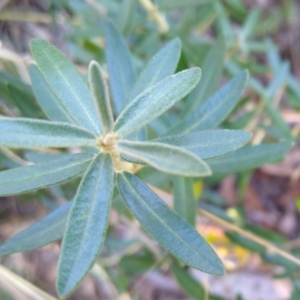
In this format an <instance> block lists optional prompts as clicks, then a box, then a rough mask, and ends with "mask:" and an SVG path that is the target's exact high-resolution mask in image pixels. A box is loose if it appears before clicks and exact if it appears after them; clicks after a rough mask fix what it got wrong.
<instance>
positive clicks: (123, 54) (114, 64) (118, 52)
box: [105, 22, 136, 113]
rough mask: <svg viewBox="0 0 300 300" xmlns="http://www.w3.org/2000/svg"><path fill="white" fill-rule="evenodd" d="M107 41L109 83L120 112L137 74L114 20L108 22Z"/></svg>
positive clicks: (117, 109) (116, 106) (106, 53)
mask: <svg viewBox="0 0 300 300" xmlns="http://www.w3.org/2000/svg"><path fill="white" fill-rule="evenodd" d="M105 41H106V47H105V55H106V60H107V67H108V73H109V83H110V87H111V90H112V95H113V98H114V103H115V108H116V112H117V113H119V112H120V111H121V109H122V107H123V106H124V104H125V101H126V99H127V97H128V95H129V92H130V90H131V89H132V86H133V84H134V82H135V77H136V74H135V69H134V66H133V62H132V59H131V55H130V52H129V49H128V47H127V45H126V42H125V40H124V38H123V36H122V35H121V33H120V32H119V30H118V29H117V28H116V26H115V25H114V24H113V23H112V22H108V24H107V27H106V35H105Z"/></svg>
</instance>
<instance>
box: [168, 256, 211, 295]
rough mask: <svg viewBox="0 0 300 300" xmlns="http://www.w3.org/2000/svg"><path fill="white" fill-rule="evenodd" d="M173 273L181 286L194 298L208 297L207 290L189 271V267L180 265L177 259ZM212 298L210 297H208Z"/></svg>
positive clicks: (173, 265)
mask: <svg viewBox="0 0 300 300" xmlns="http://www.w3.org/2000/svg"><path fill="white" fill-rule="evenodd" d="M171 270H172V273H173V276H175V278H176V280H177V282H178V283H179V285H180V286H181V288H182V289H183V290H184V291H185V292H186V293H187V294H188V295H189V296H191V297H193V299H197V300H203V299H205V297H206V291H205V289H204V287H203V286H201V285H200V282H197V281H196V280H195V279H194V278H193V277H192V276H191V275H190V274H189V273H188V269H186V268H184V267H182V266H180V264H179V263H178V262H177V261H175V260H174V261H173V264H172V269H171ZM208 299H210V298H208Z"/></svg>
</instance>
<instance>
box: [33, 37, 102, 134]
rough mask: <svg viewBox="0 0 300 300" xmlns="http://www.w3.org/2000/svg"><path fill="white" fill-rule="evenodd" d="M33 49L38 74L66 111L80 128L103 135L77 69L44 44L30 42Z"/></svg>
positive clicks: (85, 86)
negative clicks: (39, 73) (41, 75)
mask: <svg viewBox="0 0 300 300" xmlns="http://www.w3.org/2000/svg"><path fill="white" fill-rule="evenodd" d="M30 48H31V53H32V55H33V57H34V58H35V60H36V62H37V65H38V67H39V70H40V71H41V73H42V74H43V76H44V78H45V79H46V81H47V82H48V84H49V85H50V87H51V88H52V90H53V91H54V92H55V94H56V95H57V97H58V98H59V100H60V101H61V104H62V106H63V107H64V109H65V110H66V111H68V112H69V113H70V114H71V115H72V117H73V119H74V120H76V122H77V124H78V125H81V126H83V127H85V128H87V129H89V130H91V131H92V132H93V133H95V134H100V133H101V126H100V123H99V120H98V116H97V112H96V109H95V105H94V102H93V99H92V97H91V94H90V92H89V90H88V87H87V85H86V84H85V82H84V80H83V78H82V76H81V74H79V72H78V71H77V69H76V67H75V66H74V65H73V64H72V63H71V62H70V61H69V60H68V58H67V57H66V56H65V55H64V54H63V53H61V52H60V51H59V50H58V49H57V48H56V47H54V46H53V45H51V44H50V43H48V42H46V41H44V40H40V39H33V40H31V43H30Z"/></svg>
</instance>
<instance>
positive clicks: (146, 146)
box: [117, 140, 211, 177]
mask: <svg viewBox="0 0 300 300" xmlns="http://www.w3.org/2000/svg"><path fill="white" fill-rule="evenodd" d="M117 149H118V150H119V151H120V152H121V154H125V155H128V156H131V157H133V158H135V159H138V160H141V161H143V162H145V163H147V164H149V165H150V166H152V167H154V168H156V169H158V170H160V171H162V172H166V173H169V174H174V175H183V176H191V177H198V176H208V175H211V172H210V169H209V167H208V166H207V164H206V163H205V162H204V161H203V160H201V159H200V158H198V157H197V156H196V155H195V154H193V153H191V152H189V151H187V150H185V149H183V148H180V147H177V146H173V145H167V144H162V143H155V142H136V141H125V140H121V141H119V142H118V144H117Z"/></svg>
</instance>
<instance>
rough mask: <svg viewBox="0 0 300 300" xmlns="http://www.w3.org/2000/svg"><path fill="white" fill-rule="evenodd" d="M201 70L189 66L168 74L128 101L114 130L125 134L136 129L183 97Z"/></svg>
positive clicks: (192, 86) (194, 82)
mask: <svg viewBox="0 0 300 300" xmlns="http://www.w3.org/2000/svg"><path fill="white" fill-rule="evenodd" d="M200 77H201V70H200V69H199V68H191V69H189V70H185V71H182V72H179V73H177V74H175V75H171V76H168V77H167V78H165V79H163V80H161V81H160V82H158V83H157V84H155V85H154V86H152V87H150V88H149V89H147V90H146V91H144V92H143V93H142V94H140V95H139V96H137V97H136V98H135V99H134V100H133V101H132V102H130V103H129V104H128V105H127V106H126V107H125V109H124V110H123V111H122V113H121V114H120V115H119V117H118V118H117V120H116V123H115V131H116V132H117V133H118V134H119V135H120V136H122V135H127V134H128V133H131V132H133V131H137V130H139V129H140V128H142V127H143V126H145V125H146V124H148V123H149V122H151V121H152V120H154V119H156V118H157V117H159V116H160V115H162V114H163V113H164V112H165V111H167V110H168V109H169V108H170V107H171V106H172V105H173V104H175V103H176V102H177V101H179V100H181V99H182V98H183V97H185V96H186V95H187V94H188V93H189V92H190V91H191V90H192V89H193V88H194V87H195V86H196V84H197V83H198V82H199V80H200Z"/></svg>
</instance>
